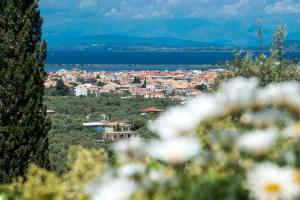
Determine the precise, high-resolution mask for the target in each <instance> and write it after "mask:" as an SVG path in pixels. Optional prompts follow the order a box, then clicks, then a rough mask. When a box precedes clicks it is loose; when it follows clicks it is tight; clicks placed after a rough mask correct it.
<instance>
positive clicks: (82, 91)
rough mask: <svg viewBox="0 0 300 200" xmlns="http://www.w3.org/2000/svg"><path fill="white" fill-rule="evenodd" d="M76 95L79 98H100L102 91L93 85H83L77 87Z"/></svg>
mask: <svg viewBox="0 0 300 200" xmlns="http://www.w3.org/2000/svg"><path fill="white" fill-rule="evenodd" d="M75 95H76V96H77V97H79V96H88V95H92V96H96V97H99V96H100V90H99V87H97V86H95V85H92V84H82V85H78V86H76V87H75Z"/></svg>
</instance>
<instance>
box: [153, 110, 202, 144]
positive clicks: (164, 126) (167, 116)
mask: <svg viewBox="0 0 300 200" xmlns="http://www.w3.org/2000/svg"><path fill="white" fill-rule="evenodd" d="M197 124H198V120H197V118H195V117H194V116H193V115H191V113H189V110H187V109H185V107H174V108H171V109H170V110H169V111H167V112H166V113H164V114H163V115H161V116H160V117H159V118H158V120H157V121H156V122H154V123H152V124H150V126H149V129H150V130H151V131H153V132H155V133H157V134H158V135H159V136H160V137H161V138H163V139H167V138H172V137H177V136H179V135H185V134H192V133H193V132H194V131H195V129H196V125H197Z"/></svg>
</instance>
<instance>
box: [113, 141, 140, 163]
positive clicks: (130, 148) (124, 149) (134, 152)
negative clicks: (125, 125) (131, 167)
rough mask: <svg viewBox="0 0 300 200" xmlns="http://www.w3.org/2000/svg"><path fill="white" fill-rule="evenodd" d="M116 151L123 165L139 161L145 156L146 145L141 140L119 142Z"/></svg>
mask: <svg viewBox="0 0 300 200" xmlns="http://www.w3.org/2000/svg"><path fill="white" fill-rule="evenodd" d="M114 149H115V151H116V153H117V156H118V158H119V161H120V162H122V163H126V162H133V161H137V160H139V159H141V158H142V157H143V156H145V144H144V142H142V140H141V139H140V138H131V139H129V140H122V141H119V142H117V143H116V144H115V145H114Z"/></svg>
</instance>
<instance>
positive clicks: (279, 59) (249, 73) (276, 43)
mask: <svg viewBox="0 0 300 200" xmlns="http://www.w3.org/2000/svg"><path fill="white" fill-rule="evenodd" d="M261 31H262V30H259V34H261ZM286 34H287V29H286V27H284V26H281V25H278V26H277V29H276V32H275V34H274V36H273V41H272V48H271V49H270V54H268V55H267V54H265V53H264V52H261V53H260V54H258V55H257V54H252V53H251V52H248V53H242V52H240V51H237V52H235V53H234V59H233V61H232V62H231V63H229V64H228V65H227V69H228V72H226V73H224V74H220V75H219V79H218V81H217V83H216V86H217V85H218V84H219V83H220V82H222V80H228V79H230V78H233V77H239V76H243V77H257V78H258V79H259V82H260V85H262V86H265V85H267V84H269V83H273V82H283V81H293V80H300V70H299V66H298V65H297V64H296V63H293V62H291V61H290V60H287V59H285V47H284V39H285V37H286Z"/></svg>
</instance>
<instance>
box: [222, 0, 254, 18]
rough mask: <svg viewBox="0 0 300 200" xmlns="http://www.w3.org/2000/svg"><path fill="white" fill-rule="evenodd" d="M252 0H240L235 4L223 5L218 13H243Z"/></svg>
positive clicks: (231, 14)
mask: <svg viewBox="0 0 300 200" xmlns="http://www.w3.org/2000/svg"><path fill="white" fill-rule="evenodd" d="M249 2H250V0H238V1H237V2H236V3H233V4H226V5H223V6H222V7H221V8H220V9H219V10H218V11H217V14H222V15H228V16H234V15H239V14H241V11H242V9H243V8H244V7H246V6H248V4H249Z"/></svg>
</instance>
